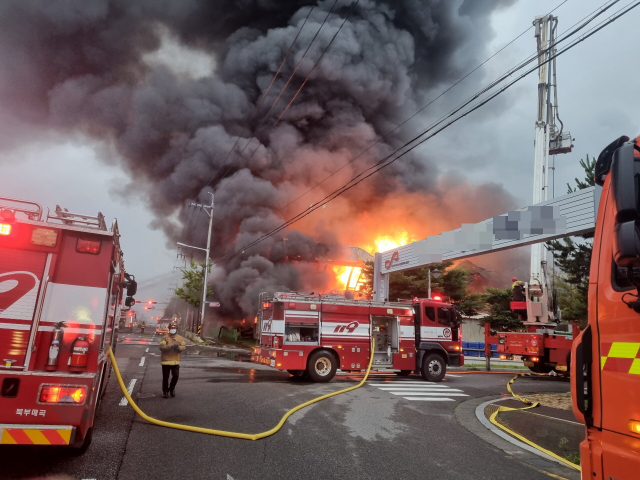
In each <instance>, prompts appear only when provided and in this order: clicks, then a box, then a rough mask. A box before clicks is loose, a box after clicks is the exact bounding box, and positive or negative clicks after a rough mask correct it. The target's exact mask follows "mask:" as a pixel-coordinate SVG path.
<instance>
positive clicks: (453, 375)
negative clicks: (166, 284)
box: [446, 373, 462, 378]
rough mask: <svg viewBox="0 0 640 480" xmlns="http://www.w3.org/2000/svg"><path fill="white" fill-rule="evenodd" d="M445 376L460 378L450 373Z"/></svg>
mask: <svg viewBox="0 0 640 480" xmlns="http://www.w3.org/2000/svg"><path fill="white" fill-rule="evenodd" d="M446 376H447V377H456V378H460V377H461V376H462V375H451V374H450V373H447V374H446Z"/></svg>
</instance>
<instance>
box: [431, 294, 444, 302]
mask: <svg viewBox="0 0 640 480" xmlns="http://www.w3.org/2000/svg"><path fill="white" fill-rule="evenodd" d="M433 299H434V300H435V301H436V302H441V301H442V297H441V296H440V295H434V296H433Z"/></svg>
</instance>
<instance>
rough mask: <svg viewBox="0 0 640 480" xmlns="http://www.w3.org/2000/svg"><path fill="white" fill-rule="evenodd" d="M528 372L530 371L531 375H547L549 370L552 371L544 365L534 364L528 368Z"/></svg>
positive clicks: (551, 368)
mask: <svg viewBox="0 0 640 480" xmlns="http://www.w3.org/2000/svg"><path fill="white" fill-rule="evenodd" d="M529 370H531V371H532V372H533V373H549V372H550V371H551V370H553V367H550V366H549V365H545V364H544V363H534V364H533V367H529Z"/></svg>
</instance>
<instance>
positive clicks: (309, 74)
mask: <svg viewBox="0 0 640 480" xmlns="http://www.w3.org/2000/svg"><path fill="white" fill-rule="evenodd" d="M359 1H360V0H355V2H353V3H352V4H351V8H350V9H349V13H347V16H346V17H344V20H343V21H342V23H341V24H340V27H339V28H338V31H337V32H336V33H335V34H334V35H333V37H332V38H331V41H330V42H329V44H328V45H327V46H326V47H325V49H324V50H323V51H322V53H321V54H320V56H319V57H318V59H317V60H316V63H315V64H314V65H313V67H312V68H311V70H309V73H308V74H307V76H306V78H305V79H304V81H303V82H302V85H300V88H298V91H297V92H296V94H295V95H294V96H293V98H292V99H291V100H290V101H289V103H288V104H287V106H286V108H285V109H284V111H283V112H282V113H281V114H280V116H279V117H278V119H277V120H276V122H275V123H274V124H273V126H274V127H275V126H276V125H278V123H280V119H281V118H282V116H283V115H284V114H285V113H286V112H287V110H289V107H290V106H291V104H292V103H293V101H294V100H295V99H296V97H297V96H298V94H299V93H300V91H301V90H302V88H303V87H304V86H305V84H306V83H307V81H308V80H309V77H310V76H311V74H312V73H313V71H314V70H315V69H316V67H317V66H318V64H319V63H320V60H322V57H324V54H325V53H327V50H329V47H331V44H332V43H333V41H334V40H335V39H336V37H337V36H338V34H339V33H340V30H342V27H344V24H345V23H347V20H348V19H349V17H350V16H351V12H353V9H354V7H355V6H356V5H357V4H358V2H359Z"/></svg>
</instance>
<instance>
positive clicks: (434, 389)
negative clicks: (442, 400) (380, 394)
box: [379, 387, 462, 392]
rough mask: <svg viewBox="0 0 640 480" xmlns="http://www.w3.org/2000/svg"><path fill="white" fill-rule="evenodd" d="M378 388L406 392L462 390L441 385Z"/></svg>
mask: <svg viewBox="0 0 640 480" xmlns="http://www.w3.org/2000/svg"><path fill="white" fill-rule="evenodd" d="M379 388H380V390H384V391H385V392H397V391H398V390H402V391H405V390H406V391H408V392H462V390H460V389H457V388H443V387H435V388H434V387H416V388H402V387H379Z"/></svg>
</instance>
